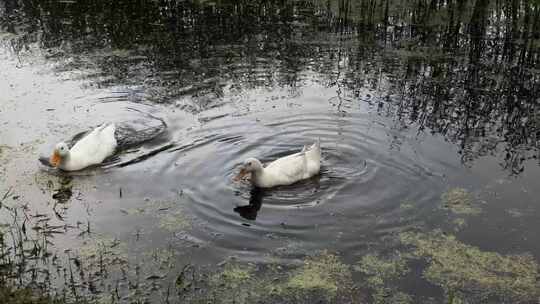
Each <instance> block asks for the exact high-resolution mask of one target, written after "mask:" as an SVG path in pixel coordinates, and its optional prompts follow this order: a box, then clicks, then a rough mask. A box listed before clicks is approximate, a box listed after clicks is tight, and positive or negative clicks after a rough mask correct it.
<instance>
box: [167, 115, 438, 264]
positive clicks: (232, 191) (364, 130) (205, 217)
mask: <svg viewBox="0 0 540 304" xmlns="http://www.w3.org/2000/svg"><path fill="white" fill-rule="evenodd" d="M266 119H269V120H270V121H271V122H269V123H265V122H264V121H258V120H256V119H255V118H251V117H242V118H234V117H222V118H220V119H216V120H212V121H210V122H209V123H207V124H205V125H204V127H202V128H200V129H197V130H192V131H191V132H190V133H189V137H190V138H192V139H191V140H190V139H189V138H185V142H186V144H185V145H184V146H182V147H180V148H177V149H175V150H173V151H171V152H172V154H173V155H174V156H173V157H172V158H171V160H170V162H174V163H175V164H177V167H176V168H175V169H174V171H169V172H168V173H170V174H173V175H174V176H175V180H176V181H178V182H179V183H180V185H181V187H182V188H183V189H184V195H185V197H186V198H187V199H188V200H189V201H188V208H189V209H191V211H192V212H193V213H194V215H195V216H196V217H197V218H198V219H199V220H201V221H202V222H204V223H205V225H206V226H207V227H208V228H209V229H210V230H212V231H215V232H218V233H219V234H220V235H221V236H222V239H221V240H217V241H215V242H216V245H217V246H220V247H223V248H226V249H231V250H234V251H235V252H236V253H238V252H239V251H242V252H243V253H246V252H249V253H251V254H258V253H260V252H263V251H267V250H268V239H267V238H268V237H272V238H278V239H286V240H288V241H292V242H300V243H303V244H306V245H305V246H303V248H307V249H309V248H310V247H312V248H321V243H324V244H325V245H326V246H323V247H327V246H328V244H329V240H330V241H332V242H342V243H341V244H339V246H337V248H339V249H340V250H345V249H346V248H350V247H355V246H361V245H362V244H361V243H362V242H364V241H365V240H364V239H363V237H360V236H359V235H366V234H377V233H386V232H388V231H391V230H392V229H396V228H398V227H403V226H404V225H409V224H414V222H415V218H414V215H413V217H412V218H409V219H408V220H405V221H404V220H403V214H402V211H401V210H400V203H401V202H403V201H414V202H416V203H417V204H423V203H425V202H428V201H432V200H433V199H434V198H435V197H436V196H437V195H438V193H440V192H439V190H438V189H437V188H439V187H438V186H435V185H437V184H440V180H439V181H437V182H434V181H432V180H433V173H432V172H431V171H430V170H429V169H428V168H429V167H430V165H429V163H427V162H426V163H423V160H422V157H421V156H419V155H418V153H417V152H416V151H413V150H411V149H408V148H407V143H406V138H401V139H400V140H401V144H400V145H399V146H398V147H399V149H397V148H396V145H395V143H394V141H395V137H396V136H398V135H396V134H394V133H393V132H392V131H391V129H389V128H388V127H386V126H385V125H384V124H381V123H377V122H374V121H372V118H370V117H369V116H367V115H363V114H355V115H348V116H345V117H343V116H339V115H335V114H328V113H322V114H321V113H314V114H302V115H294V116H293V115H290V116H285V117H283V116H282V117H272V118H268V116H266ZM317 138H320V140H321V146H322V157H323V159H322V167H321V168H322V170H321V174H320V175H319V176H316V177H314V178H312V179H309V180H305V181H302V182H299V183H296V184H294V185H291V186H284V187H277V188H275V189H269V190H257V189H253V188H252V187H251V186H250V185H248V184H246V183H237V182H234V181H233V176H234V175H235V174H236V173H237V172H238V170H239V166H240V165H241V164H242V162H243V161H244V160H245V159H246V158H249V157H258V158H259V159H261V161H262V162H263V163H265V162H269V161H272V160H274V159H276V158H278V157H281V156H284V155H287V154H290V153H295V152H298V151H299V150H300V149H301V148H302V147H303V145H305V144H311V143H312V142H313V141H314V140H316V139H317ZM410 146H412V144H411V145H410ZM171 167H174V166H171V165H170V164H165V165H164V167H163V168H164V169H165V168H171ZM179 168H181V169H179ZM169 170H171V169H169ZM417 207H418V206H417ZM415 210H416V211H418V210H419V209H418V208H415ZM242 226H246V227H244V228H241V227H242ZM197 237H199V238H203V237H204V236H200V235H199V236H197ZM263 239H264V240H263Z"/></svg>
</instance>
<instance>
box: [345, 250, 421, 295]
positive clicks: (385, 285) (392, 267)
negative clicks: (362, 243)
mask: <svg viewBox="0 0 540 304" xmlns="http://www.w3.org/2000/svg"><path fill="white" fill-rule="evenodd" d="M354 269H355V270H356V271H358V272H360V273H362V274H363V275H365V276H366V281H365V282H366V284H367V286H368V287H369V288H370V289H371V290H372V298H373V301H372V302H373V303H377V304H383V303H412V298H411V296H409V295H408V294H406V293H404V292H401V291H399V290H397V289H396V288H395V287H393V286H392V283H393V282H394V281H397V280H399V278H401V277H402V276H403V275H405V274H407V273H408V272H409V268H408V267H407V261H406V260H405V259H404V258H402V257H401V256H400V255H398V256H396V257H392V258H383V257H380V256H378V255H374V254H368V255H365V256H363V257H362V259H361V260H360V261H359V262H358V264H357V265H356V266H355V268H354Z"/></svg>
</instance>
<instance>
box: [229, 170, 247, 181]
mask: <svg viewBox="0 0 540 304" xmlns="http://www.w3.org/2000/svg"><path fill="white" fill-rule="evenodd" d="M248 174H249V171H248V170H246V168H242V169H240V172H238V174H237V175H236V176H235V177H234V178H233V180H234V181H235V182H239V181H241V180H243V179H245V178H246V176H247V175H248Z"/></svg>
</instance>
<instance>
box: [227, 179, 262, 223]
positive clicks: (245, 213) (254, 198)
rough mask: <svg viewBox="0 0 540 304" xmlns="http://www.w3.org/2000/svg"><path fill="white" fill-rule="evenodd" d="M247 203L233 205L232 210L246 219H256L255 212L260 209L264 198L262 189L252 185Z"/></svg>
mask: <svg viewBox="0 0 540 304" xmlns="http://www.w3.org/2000/svg"><path fill="white" fill-rule="evenodd" d="M249 195H250V196H249V205H245V206H238V207H234V212H236V213H238V214H239V215H240V216H241V217H243V218H245V219H246V220H251V221H254V220H255V219H257V212H259V210H260V209H261V205H262V202H263V198H264V190H263V189H261V188H258V187H253V189H251V191H250V193H249Z"/></svg>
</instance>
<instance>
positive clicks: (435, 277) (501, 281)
mask: <svg viewBox="0 0 540 304" xmlns="http://www.w3.org/2000/svg"><path fill="white" fill-rule="evenodd" d="M400 239H401V242H402V243H403V244H405V245H409V246H412V247H413V248H414V250H413V252H412V255H413V256H414V257H416V258H423V259H426V260H427V262H428V266H427V268H426V269H425V270H424V272H423V275H424V277H425V278H426V279H427V280H428V281H430V282H431V283H433V284H435V285H438V286H440V287H442V288H443V290H445V293H446V297H447V299H451V301H452V302H455V301H459V300H460V298H468V297H480V298H492V297H497V298H503V299H507V300H508V299H512V301H513V302H527V301H531V300H534V299H537V297H538V296H540V285H539V283H538V282H537V277H538V275H539V270H538V264H537V262H536V261H535V260H534V258H533V257H532V256H530V255H526V254H525V255H517V254H513V255H502V254H499V253H496V252H489V251H482V250H480V249H479V248H477V247H474V246H470V245H467V244H464V243H461V242H460V241H458V240H457V239H456V238H455V237H454V236H452V235H447V234H444V233H443V232H441V231H440V230H437V231H435V232H432V233H428V234H423V233H413V232H407V233H402V234H400Z"/></svg>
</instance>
